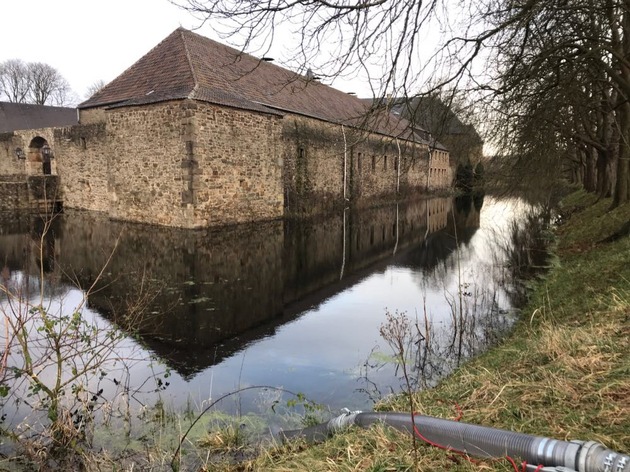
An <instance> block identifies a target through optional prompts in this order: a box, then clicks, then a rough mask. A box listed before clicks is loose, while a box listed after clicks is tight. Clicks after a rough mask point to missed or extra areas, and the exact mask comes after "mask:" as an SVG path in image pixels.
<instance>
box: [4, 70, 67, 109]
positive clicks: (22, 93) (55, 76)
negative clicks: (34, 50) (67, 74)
mask: <svg viewBox="0 0 630 472" xmlns="http://www.w3.org/2000/svg"><path fill="white" fill-rule="evenodd" d="M1 94H4V95H5V96H6V97H7V99H8V100H9V101H10V102H15V103H35V104H37V105H46V104H52V105H59V106H61V105H66V104H68V103H69V102H71V101H73V100H74V97H73V93H72V90H71V89H70V85H69V84H68V81H67V80H66V79H65V78H64V77H63V76H62V75H61V74H60V73H59V71H58V70H57V69H55V68H54V67H52V66H50V65H48V64H44V63H42V62H29V63H25V62H23V61H22V60H20V59H10V60H8V61H5V62H3V63H2V64H0V95H1Z"/></svg>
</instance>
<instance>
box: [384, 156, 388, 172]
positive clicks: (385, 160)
mask: <svg viewBox="0 0 630 472" xmlns="http://www.w3.org/2000/svg"><path fill="white" fill-rule="evenodd" d="M383 170H387V156H383Z"/></svg>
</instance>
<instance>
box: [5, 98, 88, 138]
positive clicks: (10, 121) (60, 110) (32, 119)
mask: <svg viewBox="0 0 630 472" xmlns="http://www.w3.org/2000/svg"><path fill="white" fill-rule="evenodd" d="M76 124H77V110H76V108H68V107H51V106H47V105H31V104H26V103H11V102H0V133H8V132H11V131H15V130H20V129H38V128H49V127H53V126H70V125H76Z"/></svg>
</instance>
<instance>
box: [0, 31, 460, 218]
mask: <svg viewBox="0 0 630 472" xmlns="http://www.w3.org/2000/svg"><path fill="white" fill-rule="evenodd" d="M36 137H38V138H41V139H42V140H45V141H46V144H49V145H50V147H51V148H52V150H53V152H54V156H55V158H54V160H53V162H54V165H53V166H52V174H53V175H58V177H59V185H60V190H61V193H62V195H63V200H64V205H65V206H66V207H71V208H80V209H86V210H95V211H100V212H105V213H106V214H108V215H109V216H110V217H111V218H114V219H120V220H130V221H138V222H144V223H150V224H161V225H168V226H177V227H184V228H198V227H206V226H214V225H223V224H231V223H241V222H246V221H256V220H267V219H275V218H279V217H282V216H287V215H295V214H313V213H317V212H319V211H322V210H324V209H328V208H332V207H336V206H347V205H356V206H368V205H372V204H374V203H380V202H382V201H383V200H384V199H394V198H395V199H399V198H405V197H411V196H417V195H421V194H426V193H427V192H430V191H436V190H440V189H445V188H448V187H450V186H451V183H452V180H453V170H452V168H451V166H450V165H449V159H448V153H447V152H446V151H445V150H440V151H439V153H437V154H436V155H434V156H432V158H431V159H429V153H428V143H427V141H426V140H424V139H423V138H422V137H421V136H419V135H418V134H417V133H414V131H413V129H412V128H411V127H410V126H409V123H408V122H407V121H406V120H404V119H402V118H400V117H397V116H395V115H393V114H390V113H389V112H387V110H380V109H371V108H370V107H368V106H366V105H365V104H364V102H362V101H361V100H359V99H357V98H356V97H354V96H352V95H349V94H346V93H343V92H341V91H338V90H335V89H333V88H331V87H328V86H326V85H324V84H322V83H320V82H319V81H318V80H317V79H316V78H314V77H313V76H312V75H310V74H309V75H307V76H302V75H298V74H296V73H294V72H291V71H289V70H287V69H284V68H282V67H279V66H277V65H275V64H273V63H271V62H269V61H267V60H265V59H257V58H255V57H253V56H251V55H248V54H245V53H242V52H239V51H237V50H235V49H232V48H229V47H227V46H225V45H222V44H219V43H217V42H215V41H212V40H210V39H207V38H205V37H203V36H200V35H198V34H196V33H193V32H190V31H187V30H185V29H183V28H178V29H177V30H175V31H174V32H173V33H172V34H170V35H169V36H168V37H167V38H165V39H164V40H163V41H162V42H161V43H159V44H158V45H157V46H155V47H154V48H153V49H152V50H151V51H149V52H148V53H147V54H146V55H145V56H143V57H142V58H141V59H140V60H138V61H137V62H136V63H135V64H133V65H132V66H131V67H130V68H128V69H127V70H126V71H124V72H123V73H122V74H121V75H120V76H118V77H117V78H116V79H114V80H113V81H112V82H111V83H109V84H108V85H106V86H105V87H103V88H102V89H101V90H100V91H99V92H97V93H96V94H95V95H93V96H92V97H91V98H90V99H88V100H87V101H85V102H84V103H82V104H81V105H79V124H77V125H74V126H66V127H59V128H54V129H43V130H31V131H14V132H13V134H12V135H11V137H10V139H8V138H7V139H5V140H4V142H10V144H9V145H7V146H5V148H6V149H5V152H4V155H3V147H2V145H1V144H2V143H1V142H0V160H2V159H11V158H13V155H12V154H13V153H12V151H13V148H17V147H22V148H23V149H24V148H26V149H29V152H31V151H32V152H31V154H32V155H33V156H34V155H35V154H36V153H37V152H39V151H40V148H33V149H32V150H31V149H30V146H29V143H31V142H32V140H33V139H34V138H36ZM5 138H6V136H5ZM0 141H1V140H0ZM40 154H41V153H40ZM31 160H32V159H28V160H27V162H30V161H31ZM26 172H27V173H34V172H38V169H37V168H36V167H31V168H27V169H26Z"/></svg>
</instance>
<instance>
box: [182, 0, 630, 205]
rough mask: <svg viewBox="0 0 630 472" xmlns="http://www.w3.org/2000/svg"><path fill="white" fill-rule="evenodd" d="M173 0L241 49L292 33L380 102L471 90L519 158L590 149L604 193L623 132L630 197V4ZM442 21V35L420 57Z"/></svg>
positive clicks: (584, 0) (318, 61)
mask: <svg viewBox="0 0 630 472" xmlns="http://www.w3.org/2000/svg"><path fill="white" fill-rule="evenodd" d="M171 1H172V2H174V3H177V4H179V5H180V6H182V7H183V8H185V9H187V10H188V11H190V12H191V13H192V14H194V15H195V16H196V17H198V18H200V19H201V20H202V21H212V24H213V27H214V28H215V29H216V28H218V29H219V30H220V31H221V32H222V33H223V34H225V35H226V36H228V35H229V36H230V37H231V38H241V43H240V44H239V45H238V46H240V47H241V48H243V49H249V50H251V48H252V47H253V46H258V47H259V48H262V49H263V50H265V49H269V48H270V47H271V45H272V44H273V42H274V40H275V39H277V38H276V36H277V35H278V34H279V32H280V31H282V32H283V33H286V32H287V31H289V32H292V33H293V34H294V42H295V46H294V47H293V48H292V50H291V51H290V52H291V53H292V54H293V58H294V62H295V63H297V64H298V66H299V67H300V68H301V69H302V71H304V70H307V68H308V67H311V68H313V69H314V70H316V71H317V74H318V75H319V76H322V77H338V76H343V75H347V74H356V71H357V70H363V71H364V72H365V74H366V75H367V76H368V77H370V78H372V79H376V80H375V83H378V84H379V85H378V86H377V87H376V90H375V89H373V91H374V92H375V95H378V96H380V97H383V96H384V95H385V94H387V93H393V94H398V95H399V96H406V97H408V96H415V95H425V94H430V93H433V92H435V91H436V90H439V89H441V88H444V87H447V88H450V89H453V90H460V91H461V90H465V92H466V93H467V94H468V95H469V96H471V97H474V98H475V99H477V100H484V101H485V102H486V103H487V104H488V109H489V110H491V111H492V112H493V113H494V114H495V115H496V116H495V118H497V122H498V123H500V124H501V127H500V131H501V133H500V135H501V136H502V137H503V139H502V141H500V142H501V143H502V144H503V145H505V146H510V148H511V149H508V151H511V152H510V153H511V154H512V155H519V156H521V157H522V156H528V157H535V158H536V160H537V161H536V162H533V161H532V164H533V166H535V167H536V168H538V169H541V168H542V167H541V166H540V165H539V164H542V163H543V162H544V161H546V162H545V163H548V164H550V165H551V166H555V165H556V164H557V160H558V158H559V157H560V156H567V155H569V154H574V155H578V156H582V157H580V158H579V160H580V162H582V161H583V162H584V164H580V165H584V166H586V169H587V170H588V173H590V174H589V175H587V176H586V177H587V178H586V180H585V183H586V184H587V187H588V188H590V189H597V188H599V189H600V191H601V192H602V193H604V192H605V190H604V187H608V186H609V185H608V184H606V185H600V183H599V182H596V181H595V179H593V174H592V173H591V170H592V169H593V168H594V164H593V163H596V166H598V168H600V169H602V170H603V171H605V170H606V169H608V168H609V167H610V162H611V161H610V158H611V154H610V151H611V149H613V148H614V146H612V147H611V145H612V143H611V142H610V141H611V140H613V141H614V139H615V136H617V137H618V138H619V139H618V141H619V142H620V143H621V144H620V145H619V149H618V151H617V153H618V159H616V162H617V169H616V173H615V177H614V189H615V190H614V204H615V205H618V204H620V203H624V202H627V201H630V62H629V61H628V57H630V0H483V1H481V2H473V1H471V0H470V1H464V0H462V1H455V0H429V1H425V0H404V1H401V0H355V1H346V0H171ZM453 11H455V12H456V13H453ZM436 24H437V26H439V28H440V29H441V30H442V31H444V32H445V36H444V37H443V40H442V42H441V44H440V45H439V47H438V48H437V52H436V53H435V54H433V55H432V56H431V57H430V58H429V59H428V60H427V59H425V60H424V61H423V62H422V61H420V59H421V57H420V56H421V53H422V52H423V49H424V48H425V46H424V45H423V44H422V41H421V40H422V39H424V38H426V37H427V36H430V35H427V34H426V33H428V32H427V27H429V26H431V25H433V26H435V25H436ZM455 25H457V26H455ZM281 40H282V41H283V42H284V43H286V42H287V40H286V37H283V38H282V39H281ZM497 113H498V114H497ZM611 120H612V123H611ZM515 133H516V134H515ZM515 136H517V137H518V139H517V140H514V139H510V138H513V137H515ZM550 151H553V152H550ZM609 174H610V173H609ZM609 177H610V175H609Z"/></svg>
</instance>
